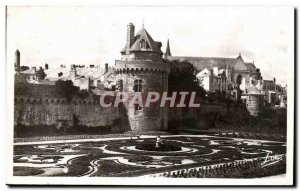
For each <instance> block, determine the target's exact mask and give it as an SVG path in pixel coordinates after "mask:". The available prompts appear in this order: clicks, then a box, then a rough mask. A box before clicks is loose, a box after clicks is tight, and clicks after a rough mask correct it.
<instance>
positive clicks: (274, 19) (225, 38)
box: [7, 6, 294, 85]
mask: <svg viewBox="0 0 300 191" xmlns="http://www.w3.org/2000/svg"><path fill="white" fill-rule="evenodd" d="M293 19H294V17H293V8H287V7H285V8H283V7H199V6H194V7H192V6H185V7H167V6H166V7H153V6H152V7H149V6H148V7H140V6H135V7H85V6H81V7H67V6H65V7H55V6H52V7H45V6H44V7H28V6H27V7H8V8H7V64H14V52H15V50H16V49H19V50H20V52H21V65H26V66H30V67H31V66H37V67H39V66H44V64H45V63H48V64H49V67H58V66H60V65H61V64H63V65H66V66H67V67H69V66H70V65H71V64H80V65H87V66H88V65H91V64H93V65H100V66H101V67H104V65H105V63H109V65H111V66H113V65H114V62H115V60H118V59H120V57H121V55H120V51H121V49H122V48H123V47H124V46H125V43H126V30H127V24H128V23H133V24H134V25H135V30H136V32H138V30H140V29H141V28H142V25H143V23H144V27H145V29H146V30H147V31H148V32H149V34H150V35H151V36H152V38H153V39H154V40H155V41H160V42H162V44H163V46H162V51H163V52H164V51H165V46H166V43H167V39H168V38H169V40H170V47H171V53H172V55H173V56H200V57H233V58H234V57H237V56H238V54H239V53H241V55H242V57H243V59H244V61H246V62H253V61H254V64H255V65H256V67H257V68H260V70H261V73H262V76H263V78H264V79H273V77H276V80H277V82H278V83H280V84H282V85H285V84H287V76H288V72H287V71H288V69H287V66H289V65H293V64H294V20H293Z"/></svg>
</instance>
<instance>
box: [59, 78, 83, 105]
mask: <svg viewBox="0 0 300 191" xmlns="http://www.w3.org/2000/svg"><path fill="white" fill-rule="evenodd" d="M55 87H56V90H57V92H58V93H59V94H60V95H62V96H63V97H65V98H66V99H67V100H68V101H71V99H72V98H73V96H74V95H76V93H77V92H78V91H79V88H78V87H75V86H74V85H73V82H72V81H71V80H67V81H62V80H58V81H57V82H56V83H55Z"/></svg>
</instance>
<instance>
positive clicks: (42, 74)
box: [36, 68, 47, 80]
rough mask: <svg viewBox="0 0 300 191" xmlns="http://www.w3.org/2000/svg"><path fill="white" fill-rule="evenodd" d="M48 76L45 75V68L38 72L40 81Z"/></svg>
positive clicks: (37, 75)
mask: <svg viewBox="0 0 300 191" xmlns="http://www.w3.org/2000/svg"><path fill="white" fill-rule="evenodd" d="M46 76H47V75H46V74H45V72H44V69H43V68H41V69H40V70H38V71H37V72H36V77H37V78H38V79H40V80H43V79H45V77H46Z"/></svg>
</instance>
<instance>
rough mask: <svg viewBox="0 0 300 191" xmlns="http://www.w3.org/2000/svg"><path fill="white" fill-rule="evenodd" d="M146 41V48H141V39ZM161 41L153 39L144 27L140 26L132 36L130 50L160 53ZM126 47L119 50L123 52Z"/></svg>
mask: <svg viewBox="0 0 300 191" xmlns="http://www.w3.org/2000/svg"><path fill="white" fill-rule="evenodd" d="M142 40H145V41H146V49H142V48H141V41H142ZM160 48H161V42H157V41H154V40H153V39H152V37H151V36H150V35H149V33H148V32H147V31H146V29H145V28H142V29H141V30H140V31H139V32H138V33H137V34H136V35H135V37H134V43H133V44H132V46H131V47H130V49H129V50H130V51H152V52H156V53H159V54H162V51H161V50H160ZM125 50H126V47H125V48H123V49H122V51H121V52H125Z"/></svg>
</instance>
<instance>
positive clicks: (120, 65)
mask: <svg viewBox="0 0 300 191" xmlns="http://www.w3.org/2000/svg"><path fill="white" fill-rule="evenodd" d="M161 46H162V44H161V42H157V41H154V40H153V39H152V37H151V36H150V35H149V33H148V32H147V31H146V29H145V28H142V29H141V30H140V31H139V32H138V33H137V34H134V25H133V24H132V23H129V25H128V26H127V41H126V45H125V47H124V48H123V50H122V51H121V60H116V62H115V67H116V71H117V79H118V83H119V84H122V87H119V90H120V91H123V92H126V93H128V94H129V95H133V94H134V93H135V92H141V94H142V96H143V98H144V97H146V95H147V92H158V93H160V95H161V94H162V92H167V91H168V74H169V71H170V69H169V65H168V64H167V63H165V62H164V61H163V59H162V56H163V53H162V51H161ZM127 115H128V121H129V124H130V128H131V130H133V131H145V130H146V131H147V130H150V131H152V130H162V129H167V125H168V109H167V108H163V107H159V105H158V106H157V105H156V106H154V105H150V106H149V107H144V105H143V106H140V105H139V104H134V105H133V106H130V105H129V106H128V107H127Z"/></svg>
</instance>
